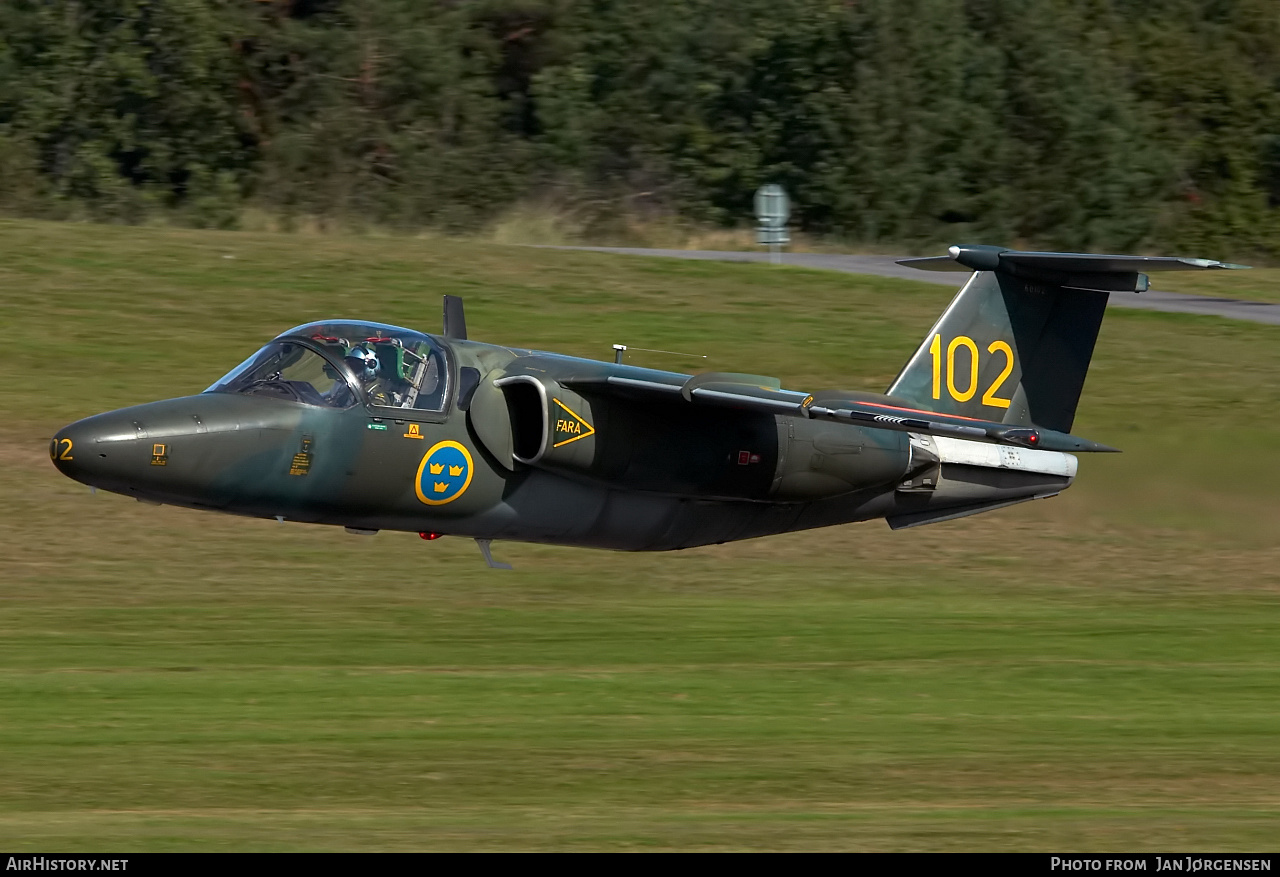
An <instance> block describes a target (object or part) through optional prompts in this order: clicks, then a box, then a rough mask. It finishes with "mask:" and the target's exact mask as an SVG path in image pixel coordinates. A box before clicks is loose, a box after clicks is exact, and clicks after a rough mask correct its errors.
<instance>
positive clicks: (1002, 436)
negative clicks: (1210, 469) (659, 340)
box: [560, 372, 1116, 452]
mask: <svg viewBox="0 0 1280 877" xmlns="http://www.w3.org/2000/svg"><path fill="white" fill-rule="evenodd" d="M681 377H682V376H677V375H672V374H670V373H666V372H656V373H653V376H652V377H650V376H648V375H644V376H641V375H637V374H634V373H632V374H627V375H617V374H604V375H592V376H590V377H581V378H573V377H569V378H561V379H560V383H561V384H564V385H565V386H568V387H572V388H573V389H575V390H578V391H580V392H595V393H597V394H606V395H614V396H619V397H624V398H637V397H640V398H646V397H647V398H651V399H665V400H668V401H671V402H680V401H684V402H686V403H689V404H693V405H713V406H718V407H723V408H733V409H737V410H740V411H758V412H760V413H762V414H791V415H796V416H800V417H809V418H814V419H820V420H830V421H834V422H838V423H850V424H856V425H858V426H866V427H871V428H873V429H891V430H895V431H898V432H915V433H923V434H926V435H942V436H952V437H955V438H964V439H970V440H973V441H983V442H993V443H995V444H1002V445H1016V446H1020V447H1024V448H1041V449H1044V450H1054V451H1080V452H1086V451H1115V450H1116V449H1115V448H1112V447H1108V446H1107V445H1103V444H1099V443H1098V442H1094V441H1090V440H1089V439H1084V438H1080V437H1078V436H1074V435H1070V434H1068V433H1063V432H1056V431H1054V430H1048V429H1041V428H1039V427H1034V426H1019V425H1011V424H1007V423H998V422H996V421H992V420H975V419H973V418H968V417H959V416H955V415H948V414H939V413H938V412H936V411H925V410H921V409H918V408H911V407H908V406H904V405H902V404H896V400H894V399H893V398H892V397H888V396H884V397H879V396H876V395H875V394H870V393H866V394H861V393H858V394H853V393H847V394H840V393H821V394H819V395H818V396H817V397H815V396H814V395H813V394H810V393H803V392H800V391H797V390H785V389H782V387H781V384H780V382H779V381H778V380H777V379H776V378H767V377H763V376H759V375H740V374H728V373H722V372H710V373H706V374H701V375H694V376H693V377H691V378H688V379H686V380H683V381H681V380H680V378H681Z"/></svg>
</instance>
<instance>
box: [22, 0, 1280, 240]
mask: <svg viewBox="0 0 1280 877" xmlns="http://www.w3.org/2000/svg"><path fill="white" fill-rule="evenodd" d="M0 22H3V24H0V211H3V212H4V213H5V214H7V215H11V216H34V217H47V218H84V219H93V220H99V221H109V222H144V221H148V220H150V219H152V218H153V217H156V216H167V217H170V218H172V219H174V220H175V221H178V222H182V223H186V224H191V225H197V226H211V227H232V226H234V225H236V224H237V223H238V222H239V221H240V220H239V218H240V217H241V215H242V213H243V210H244V209H245V207H246V206H253V207H255V208H258V209H261V210H264V211H267V212H269V213H271V214H272V215H276V216H281V217H291V216H293V217H304V216H305V217H311V218H317V217H318V218H321V219H324V218H331V219H332V220H333V221H335V222H341V223H343V224H344V225H346V226H359V225H361V224H369V225H377V226H379V227H387V228H393V229H405V230H412V229H423V228H434V229H440V230H443V231H448V232H466V231H470V230H474V229H476V228H479V227H481V226H483V225H484V224H485V223H486V222H489V221H491V220H492V218H493V217H494V216H495V215H496V214H497V213H499V212H500V211H502V210H504V209H508V208H510V206H511V205H513V204H516V203H520V202H522V201H542V202H544V203H555V204H561V205H568V206H570V207H571V208H572V209H573V210H574V211H576V213H577V214H578V215H580V216H582V217H585V218H586V221H587V222H588V224H589V225H590V224H594V225H596V226H598V227H600V228H607V227H608V223H609V222H610V221H611V220H612V219H613V218H615V217H617V216H618V215H621V214H624V213H625V214H628V215H638V216H645V215H654V216H667V217H671V216H674V217H679V218H680V219H681V220H682V221H688V222H690V223H698V224H704V225H710V226H716V225H724V226H731V225H741V224H743V223H745V222H749V216H750V210H751V195H752V192H753V190H754V189H755V188H756V187H757V186H759V185H760V184H761V183H764V182H770V181H773V182H779V183H782V184H783V185H785V186H786V187H787V188H788V189H789V190H790V191H791V193H792V194H793V198H794V201H795V210H794V215H793V223H794V225H795V226H796V227H798V228H800V229H803V230H805V231H808V232H811V233H814V234H818V235H832V236H837V237H840V238H843V239H846V240H849V241H857V242H864V243H869V244H880V245H902V246H910V245H916V244H923V243H929V242H935V241H941V240H983V241H991V242H1019V243H1022V244H1029V245H1037V246H1044V247H1055V248H1071V249H1090V250H1135V249H1143V248H1162V249H1170V248H1172V249H1176V250H1179V251H1188V252H1192V251H1194V252H1196V253H1206V254H1210V255H1214V256H1219V257H1222V256H1231V255H1235V256H1254V257H1264V258H1265V257H1267V256H1272V257H1274V256H1277V255H1280V3H1278V2H1277V0H768V2H766V0H733V2H725V0H644V2H634V0H471V2H467V0H0Z"/></svg>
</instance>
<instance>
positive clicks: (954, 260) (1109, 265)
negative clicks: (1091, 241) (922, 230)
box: [898, 244, 1249, 292]
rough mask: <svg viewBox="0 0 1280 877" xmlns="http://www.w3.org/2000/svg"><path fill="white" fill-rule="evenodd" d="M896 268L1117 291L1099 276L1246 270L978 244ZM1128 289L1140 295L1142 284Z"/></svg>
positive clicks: (1226, 264) (1225, 265)
mask: <svg viewBox="0 0 1280 877" xmlns="http://www.w3.org/2000/svg"><path fill="white" fill-rule="evenodd" d="M898 264H899V265H905V266H907V267H908V268H919V269H921V270H923V271H1003V272H1005V273H1008V274H1012V275H1014V276H1016V277H1026V278H1029V279H1038V278H1039V279H1044V280H1047V281H1049V282H1053V283H1065V284H1068V285H1070V283H1071V281H1072V278H1077V279H1080V280H1084V281H1086V282H1088V283H1089V288H1101V289H1110V290H1119V289H1120V288H1123V287H1120V286H1116V285H1115V284H1114V283H1108V282H1105V281H1104V282H1099V279H1100V275H1131V276H1137V275H1142V274H1146V273H1147V272H1150V271H1205V270H1219V269H1238V268H1248V267H1249V266H1248V265H1233V264H1232V263H1230V262H1216V261H1214V260H1212V259H1189V258H1182V257H1178V256H1112V255H1100V254H1094V253H1043V252H1031V251H1024V250H1008V249H1005V248H1003V247H992V246H986V245H981V244H956V245H954V246H952V247H949V248H948V249H947V255H946V256H930V257H928V258H924V259H899V260H898ZM1129 288H1130V289H1136V291H1138V292H1141V291H1142V290H1143V289H1145V288H1146V287H1145V284H1141V285H1137V284H1135V285H1134V286H1132V287H1129Z"/></svg>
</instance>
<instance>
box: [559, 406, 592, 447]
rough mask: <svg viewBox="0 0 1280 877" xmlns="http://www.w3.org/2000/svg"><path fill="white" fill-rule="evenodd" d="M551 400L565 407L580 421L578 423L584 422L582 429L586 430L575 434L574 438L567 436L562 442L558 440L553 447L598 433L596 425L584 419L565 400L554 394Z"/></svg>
mask: <svg viewBox="0 0 1280 877" xmlns="http://www.w3.org/2000/svg"><path fill="white" fill-rule="evenodd" d="M551 401H552V402H555V403H556V404H557V405H559V406H560V407H561V408H563V409H564V410H565V412H566V413H567V414H568V415H569V416H570V417H572V418H573V419H574V420H576V421H578V423H580V424H582V429H583V430H584V431H583V433H582V434H581V435H575V436H574V437H573V438H567V439H565V440H564V441H562V442H556V443H555V444H554V445H552V446H551V447H553V448H558V447H560V446H561V445H567V444H571V443H572V442H576V441H578V440H579V439H584V438H587V437H588V436H593V435H595V434H596V428H595V427H594V426H592V425H591V424H589V423H587V422H586V421H585V420H583V419H582V416H581V415H580V414H578V413H577V412H576V411H574V410H573V409H572V408H570V407H569V406H568V405H566V404H564V403H563V402H561V401H560V400H559V399H557V398H555V397H554V396H553V397H552V399H551Z"/></svg>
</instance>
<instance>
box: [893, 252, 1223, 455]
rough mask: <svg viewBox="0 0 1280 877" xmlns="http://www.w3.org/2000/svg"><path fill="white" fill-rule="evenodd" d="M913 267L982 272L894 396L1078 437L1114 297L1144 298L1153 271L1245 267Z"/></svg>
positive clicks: (1088, 260)
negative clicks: (1083, 400)
mask: <svg viewBox="0 0 1280 877" xmlns="http://www.w3.org/2000/svg"><path fill="white" fill-rule="evenodd" d="M949 252H950V256H948V257H942V258H936V259H904V260H902V262H901V264H904V265H910V266H912V267H917V268H923V269H925V270H935V271H937V270H943V271H947V270H960V271H964V270H974V272H975V273H974V274H973V275H972V276H971V277H970V278H969V282H968V283H966V284H965V285H964V288H963V289H961V290H960V292H959V293H958V294H957V295H956V297H955V298H954V299H952V301H951V304H950V305H948V307H947V309H946V311H944V312H943V314H942V316H941V317H940V318H939V319H938V322H937V323H936V324H934V326H933V328H932V329H930V330H929V334H928V335H926V336H925V339H924V341H923V342H922V343H921V345H920V347H919V349H917V350H916V352H915V354H914V355H913V356H912V357H911V359H910V360H908V361H907V364H906V366H905V367H904V368H903V369H902V372H901V373H900V374H899V375H898V377H897V378H896V379H895V380H894V382H893V385H892V386H891V387H890V388H889V391H888V393H889V395H890V396H895V397H898V398H901V399H905V400H908V401H910V402H912V403H913V404H915V405H917V406H919V407H921V408H924V409H927V410H931V411H937V412H940V413H945V414H953V415H958V416H961V417H973V418H978V419H981V420H994V421H997V422H1001V423H1008V424H1017V425H1026V426H1030V425H1033V424H1034V425H1036V426H1040V427H1044V428H1046V429H1052V430H1058V431H1060V432H1070V431H1071V425H1072V422H1073V421H1074V420H1075V414H1076V406H1077V405H1078V403H1079V401H1080V393H1081V390H1082V389H1083V388H1084V380H1085V376H1086V375H1087V374H1088V371H1089V360H1090V359H1091V358H1092V357H1093V349H1094V345H1095V344H1096V343H1097V340H1098V329H1099V327H1100V326H1101V325H1102V317H1103V314H1104V312H1105V311H1106V307H1107V297H1108V295H1109V294H1110V293H1111V292H1141V291H1142V290H1145V289H1146V288H1147V277H1146V274H1144V273H1141V272H1144V271H1152V270H1201V269H1209V268H1238V267H1243V266H1238V265H1228V264H1226V263H1222V262H1211V261H1208V260H1205V259H1177V258H1158V257H1148V256H1101V255H1091V254H1078V253H1030V252H1020V251H1017V250H1002V249H1000V248H998V247H982V246H955V247H951V249H950V251H949Z"/></svg>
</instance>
